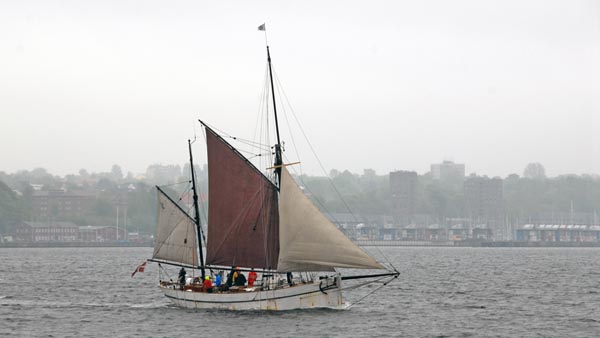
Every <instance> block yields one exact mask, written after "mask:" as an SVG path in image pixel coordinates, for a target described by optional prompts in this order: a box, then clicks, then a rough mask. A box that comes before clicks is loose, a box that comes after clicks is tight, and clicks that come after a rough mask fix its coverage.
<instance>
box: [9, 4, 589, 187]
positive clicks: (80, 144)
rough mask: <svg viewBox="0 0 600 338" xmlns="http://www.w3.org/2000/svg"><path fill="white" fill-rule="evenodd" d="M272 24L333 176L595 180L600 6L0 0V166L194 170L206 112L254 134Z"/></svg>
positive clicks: (283, 66)
mask: <svg viewBox="0 0 600 338" xmlns="http://www.w3.org/2000/svg"><path fill="white" fill-rule="evenodd" d="M262 22H266V23H267V29H268V36H269V44H270V45H271V48H272V53H273V58H274V65H275V68H276V71H277V74H278V76H279V78H280V80H281V81H282V83H283V85H284V89H285V91H286V93H287V96H288V97H289V99H290V100H291V102H292V104H293V107H294V109H295V111H296V113H297V114H298V115H299V117H300V119H301V120H302V122H303V126H304V128H305V129H306V131H307V132H308V134H309V137H310V139H311V142H312V143H313V145H314V146H315V147H316V150H317V152H318V154H319V156H320V158H321V160H322V161H323V164H324V165H325V166H326V167H327V168H328V169H332V168H336V169H349V170H351V171H354V172H362V169H364V168H372V169H375V170H376V171H377V172H378V173H379V174H384V173H387V172H389V171H391V170H396V169H398V170H400V169H403V170H416V171H418V172H419V173H424V172H426V171H428V170H429V165H430V164H431V163H435V162H439V161H441V160H443V159H453V160H455V161H456V162H460V163H465V164H466V169H467V173H470V172H477V173H478V174H486V175H490V176H494V175H500V176H506V175H507V174H509V173H513V172H515V173H519V174H521V173H522V171H523V168H524V167H525V165H526V164H527V163H528V162H540V163H542V164H543V165H544V166H545V167H546V171H547V173H548V174H549V175H552V176H554V175H558V174H565V173H576V174H581V173H596V174H598V173H600V65H599V62H600V61H599V60H600V3H599V2H597V1H545V0H544V1H542V0H540V1H368V2H367V1H344V2H340V1H294V2H285V1H259V2H257V1H235V2H229V1H227V2H218V1H210V2H209V1H169V2H164V1H141V0H140V1H15V2H2V3H0V42H1V44H0V114H1V116H2V122H1V124H0V153H1V154H2V157H1V160H0V170H1V171H6V172H14V171H16V170H19V169H33V168H34V167H44V168H46V169H48V170H49V171H50V172H52V173H54V174H60V175H63V174H67V173H76V172H77V171H78V170H79V169H80V168H86V169H88V170H89V171H95V172H98V171H109V170H110V168H111V166H112V165H113V164H119V165H120V166H121V167H122V168H123V170H124V171H133V172H135V173H138V172H143V171H144V170H145V168H146V167H147V166H148V165H149V164H152V163H163V164H183V163H184V162H185V161H186V159H187V154H186V140H187V139H188V138H190V137H192V136H193V133H194V128H195V129H196V130H197V131H199V130H200V127H199V125H198V123H196V122H195V121H196V120H197V119H198V118H201V119H203V120H205V121H207V122H209V123H211V124H212V125H215V126H219V127H220V128H221V129H224V130H227V131H229V132H231V133H232V134H236V135H240V136H243V135H246V136H251V135H249V134H251V132H252V130H253V129H252V128H248V126H254V124H255V120H256V113H257V111H258V107H259V97H260V93H261V90H262V84H263V74H264V71H265V68H264V67H265V50H264V36H263V35H262V33H260V32H258V31H257V26H258V25H259V24H261V23H262ZM304 169H305V171H307V172H309V173H313V174H321V172H320V171H319V170H317V167H316V166H312V167H311V166H310V164H306V165H305V167H304Z"/></svg>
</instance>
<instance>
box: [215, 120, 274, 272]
mask: <svg viewBox="0 0 600 338" xmlns="http://www.w3.org/2000/svg"><path fill="white" fill-rule="evenodd" d="M206 143H207V149H208V184H209V192H208V239H207V249H206V251H207V256H206V264H208V265H227V266H243V267H252V268H263V269H275V268H276V266H277V260H278V254H279V216H278V215H279V214H278V204H277V188H276V187H275V185H273V183H272V182H271V181H269V180H268V179H267V178H266V177H265V176H264V175H263V174H262V173H261V172H260V171H259V170H258V169H257V168H256V167H254V166H253V165H252V164H251V163H250V162H248V160H247V159H246V158H244V157H243V156H242V155H241V154H240V153H239V152H238V151H237V150H235V149H234V148H233V147H231V145H229V144H228V143H227V142H225V141H224V140H223V139H222V138H221V137H220V136H218V135H217V134H216V133H215V132H214V131H213V130H211V129H210V128H208V127H207V128H206Z"/></svg>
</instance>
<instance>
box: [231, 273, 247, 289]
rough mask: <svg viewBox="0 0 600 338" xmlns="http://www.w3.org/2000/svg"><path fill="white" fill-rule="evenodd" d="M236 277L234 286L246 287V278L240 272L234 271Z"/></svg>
mask: <svg viewBox="0 0 600 338" xmlns="http://www.w3.org/2000/svg"><path fill="white" fill-rule="evenodd" d="M236 272H237V276H236V277H235V281H234V285H235V286H244V285H246V276H244V274H243V273H242V272H241V271H239V270H238V271H236Z"/></svg>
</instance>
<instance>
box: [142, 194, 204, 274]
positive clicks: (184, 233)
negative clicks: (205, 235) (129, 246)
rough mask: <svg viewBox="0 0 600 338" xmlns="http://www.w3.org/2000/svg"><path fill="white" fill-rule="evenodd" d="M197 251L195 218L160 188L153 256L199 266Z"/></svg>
mask: <svg viewBox="0 0 600 338" xmlns="http://www.w3.org/2000/svg"><path fill="white" fill-rule="evenodd" d="M197 253H198V244H197V241H196V224H195V223H194V220H193V219H192V218H190V216H189V215H188V214H187V213H185V212H184V211H183V210H181V208H179V206H178V205H177V204H175V203H174V202H173V201H172V200H171V199H170V198H168V197H167V196H166V195H165V194H164V193H163V192H162V191H161V190H158V225H157V227H156V238H155V244H154V253H153V254H152V258H154V259H163V260H166V261H171V262H177V263H183V264H189V265H193V266H197V265H198V258H197Z"/></svg>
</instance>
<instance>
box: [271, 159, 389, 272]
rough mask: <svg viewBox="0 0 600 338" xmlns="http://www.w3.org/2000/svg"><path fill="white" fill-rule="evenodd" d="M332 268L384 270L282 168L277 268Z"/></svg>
mask: <svg viewBox="0 0 600 338" xmlns="http://www.w3.org/2000/svg"><path fill="white" fill-rule="evenodd" d="M335 267H340V268H362V269H385V267H383V266H382V265H381V264H379V263H377V262H376V261H375V260H374V259H373V258H372V257H371V256H369V255H368V254H367V253H366V252H364V251H363V250H362V249H361V248H359V247H358V246H357V245H356V244H354V243H353V242H352V241H351V240H350V239H348V237H346V236H345V235H344V234H343V233H342V232H341V231H340V230H339V229H338V228H337V227H336V226H335V225H334V224H333V223H331V222H330V221H329V220H328V219H327V218H326V217H325V215H323V214H322V213H321V212H320V211H319V209H318V208H317V207H316V206H315V205H314V204H313V203H312V202H311V201H310V200H309V199H308V198H307V197H306V196H305V195H304V193H303V192H302V190H301V189H300V187H298V185H297V184H296V182H294V179H293V178H292V176H291V175H290V173H289V172H288V171H287V169H286V168H285V167H283V168H282V170H281V190H280V195H279V261H278V264H277V270H278V271H332V270H333V268H335Z"/></svg>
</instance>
